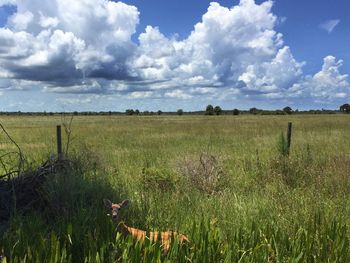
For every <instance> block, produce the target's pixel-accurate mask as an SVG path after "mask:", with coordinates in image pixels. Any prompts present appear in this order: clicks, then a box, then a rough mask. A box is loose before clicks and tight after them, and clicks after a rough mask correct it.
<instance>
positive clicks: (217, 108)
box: [214, 106, 222, 115]
mask: <svg viewBox="0 0 350 263" xmlns="http://www.w3.org/2000/svg"><path fill="white" fill-rule="evenodd" d="M214 113H215V115H221V114H222V109H221V107H220V106H215V108H214Z"/></svg>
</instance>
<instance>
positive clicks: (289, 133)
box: [287, 122, 292, 155]
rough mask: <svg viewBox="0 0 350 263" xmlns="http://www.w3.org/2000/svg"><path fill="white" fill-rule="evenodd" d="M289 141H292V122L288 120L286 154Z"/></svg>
mask: <svg viewBox="0 0 350 263" xmlns="http://www.w3.org/2000/svg"><path fill="white" fill-rule="evenodd" d="M291 142H292V123H291V122H288V130H287V145H288V155H289V151H290V145H291Z"/></svg>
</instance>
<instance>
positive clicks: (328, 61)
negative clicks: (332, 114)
mask: <svg viewBox="0 0 350 263" xmlns="http://www.w3.org/2000/svg"><path fill="white" fill-rule="evenodd" d="M5 4H12V5H16V7H17V9H16V10H17V11H16V12H15V13H14V14H13V15H11V16H10V17H9V18H8V22H7V25H6V26H5V27H3V28H0V88H1V89H17V88H16V87H18V85H19V84H23V85H25V83H27V84H26V85H25V86H26V87H34V86H36V87H41V88H42V90H43V91H45V92H57V93H72V94H118V96H119V95H120V96H124V98H129V99H152V98H167V99H174V100H188V99H193V98H197V97H201V98H213V99H218V100H230V99H232V98H236V99H237V98H243V99H244V98H257V99H259V98H262V99H269V100H277V99H281V98H284V99H298V98H306V97H310V98H315V99H321V98H322V99H324V100H332V99H337V98H343V97H346V96H348V95H349V83H348V76H347V75H346V74H341V73H340V70H339V69H340V67H341V66H342V61H341V60H336V59H335V58H334V57H332V56H328V57H326V58H325V59H324V65H323V67H322V69H321V70H320V71H319V72H318V73H316V74H314V75H313V76H304V74H303V66H304V64H305V63H304V62H302V61H297V60H296V59H295V58H294V56H293V53H292V50H293V49H292V47H289V46H287V45H285V44H284V42H283V35H282V34H281V33H279V32H277V31H276V26H277V25H279V24H281V23H283V21H284V20H285V19H286V18H283V17H282V18H278V17H277V16H276V15H275V14H273V13H272V6H273V1H271V0H267V1H265V2H263V3H261V4H257V3H256V2H255V1H254V0H240V2H239V4H238V5H235V6H233V7H230V8H228V7H224V6H222V5H220V4H219V3H217V2H212V3H210V5H209V7H208V9H207V11H206V12H205V13H204V14H203V16H202V18H201V20H200V21H198V23H196V24H195V25H194V27H193V30H192V31H191V32H190V33H189V35H188V36H187V37H185V38H183V39H178V38H177V37H167V36H166V35H164V34H163V33H162V32H161V31H160V30H159V28H158V27H155V26H152V25H149V26H147V27H146V28H145V30H144V32H143V33H141V34H140V35H139V36H138V40H139V43H135V42H134V41H132V36H133V34H135V32H136V27H137V25H138V23H139V11H138V9H137V8H136V7H135V6H132V5H128V4H125V3H123V2H114V1H109V0H76V1H71V0H51V1H42V0H5V1H4V0H0V6H1V5H5ZM339 22H340V21H339V20H328V21H326V22H325V23H323V24H322V25H320V27H321V28H323V29H325V30H326V31H328V32H329V33H330V32H332V31H333V30H334V28H335V27H336V26H337V24H338V23H339ZM28 83H30V84H28Z"/></svg>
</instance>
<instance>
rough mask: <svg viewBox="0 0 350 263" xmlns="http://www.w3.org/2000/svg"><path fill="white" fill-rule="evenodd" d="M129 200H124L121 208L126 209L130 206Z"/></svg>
mask: <svg viewBox="0 0 350 263" xmlns="http://www.w3.org/2000/svg"><path fill="white" fill-rule="evenodd" d="M129 202H130V201H129V200H128V199H125V200H123V201H122V202H121V203H120V204H119V205H120V208H125V207H127V206H128V205H129Z"/></svg>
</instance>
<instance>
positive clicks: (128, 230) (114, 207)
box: [103, 199, 188, 255]
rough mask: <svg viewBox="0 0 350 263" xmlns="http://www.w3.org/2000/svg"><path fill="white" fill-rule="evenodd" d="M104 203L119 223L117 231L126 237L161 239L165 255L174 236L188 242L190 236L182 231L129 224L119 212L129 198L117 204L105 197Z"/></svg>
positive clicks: (116, 222) (115, 221)
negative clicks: (139, 227) (130, 225)
mask: <svg viewBox="0 0 350 263" xmlns="http://www.w3.org/2000/svg"><path fill="white" fill-rule="evenodd" d="M103 202H104V205H105V206H106V207H107V208H108V209H110V210H111V216H112V220H113V222H114V223H115V224H116V225H117V231H118V232H119V233H121V234H122V235H123V236H124V237H127V236H129V235H131V236H132V237H133V239H135V240H144V239H145V238H149V239H150V240H151V241H153V242H156V241H157V240H160V241H161V243H162V249H163V255H166V254H167V253H168V251H169V248H170V242H171V239H172V238H177V239H178V240H179V242H180V243H181V244H182V243H185V242H188V238H187V237H186V236H185V235H183V234H180V233H177V232H174V231H164V232H158V231H152V232H146V231H144V230H140V229H137V228H133V227H129V226H127V225H126V224H125V223H124V222H123V221H121V219H120V217H119V212H120V210H122V209H123V208H125V207H127V206H128V204H129V200H123V201H122V202H121V203H118V204H115V203H112V202H111V201H110V200H108V199H103Z"/></svg>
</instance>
